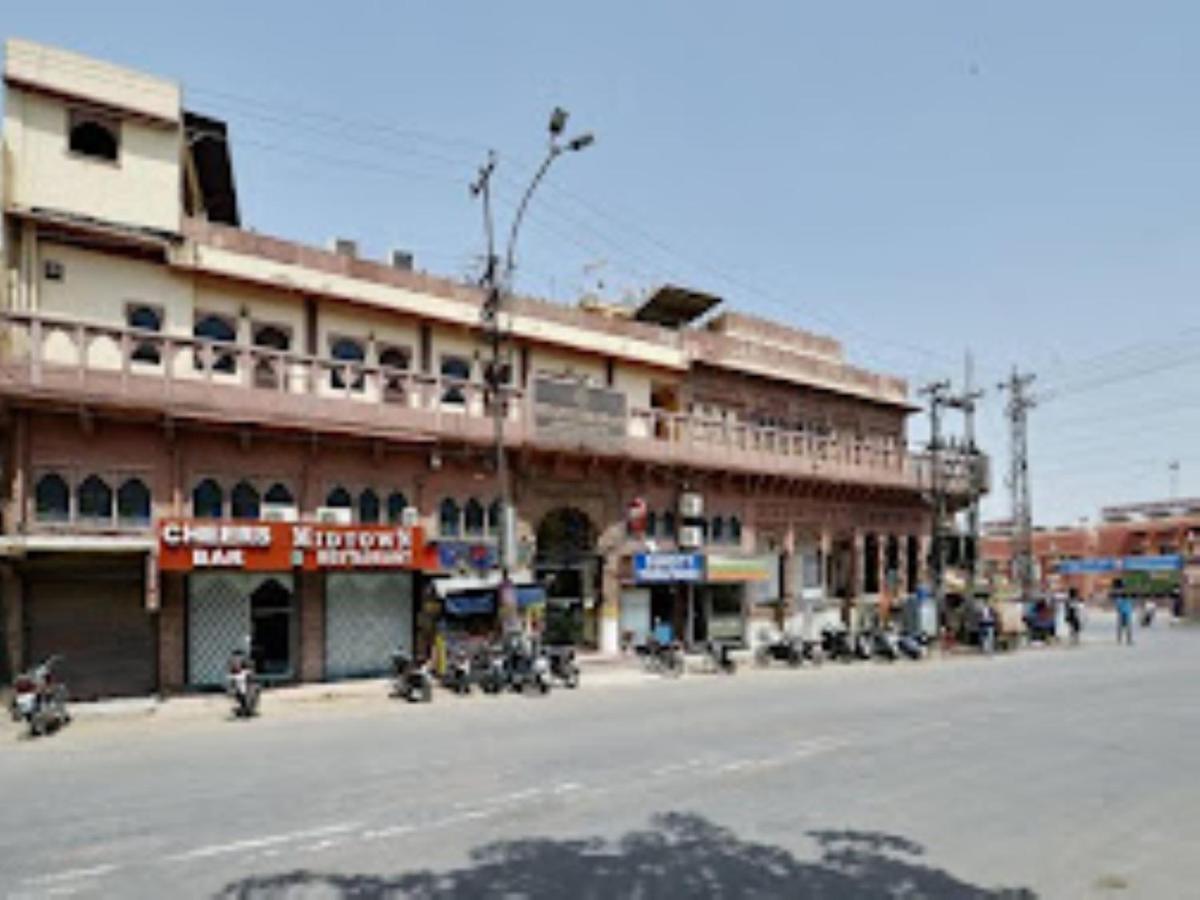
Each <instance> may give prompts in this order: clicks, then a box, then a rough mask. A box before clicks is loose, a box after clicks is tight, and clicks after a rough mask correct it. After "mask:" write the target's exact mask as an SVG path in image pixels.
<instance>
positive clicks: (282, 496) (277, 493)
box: [263, 481, 296, 506]
mask: <svg viewBox="0 0 1200 900" xmlns="http://www.w3.org/2000/svg"><path fill="white" fill-rule="evenodd" d="M263 502H264V503H274V504H277V505H279V506H283V505H285V504H287V505H291V504H293V503H295V502H296V498H295V497H293V496H292V492H291V491H290V490H288V486H287V485H286V484H280V483H279V482H278V481H277V482H275V483H274V484H273V485H271V486H270V487H269V488H267V492H266V493H265V494H263Z"/></svg>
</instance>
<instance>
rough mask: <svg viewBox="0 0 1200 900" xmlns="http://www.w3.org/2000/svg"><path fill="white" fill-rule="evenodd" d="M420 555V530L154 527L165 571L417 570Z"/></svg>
mask: <svg viewBox="0 0 1200 900" xmlns="http://www.w3.org/2000/svg"><path fill="white" fill-rule="evenodd" d="M421 550H422V534H421V529H420V528H419V527H409V526H403V525H336V524H329V523H324V522H214V521H202V520H193V519H171V520H165V521H162V522H160V523H159V525H158V565H159V568H160V569H161V570H162V571H164V572H191V571H193V570H195V569H237V570H240V571H246V572H278V571H286V570H288V569H293V568H301V569H304V570H306V571H324V570H336V571H346V570H349V571H354V570H359V569H364V570H368V569H412V568H418V567H419V563H420V560H421Z"/></svg>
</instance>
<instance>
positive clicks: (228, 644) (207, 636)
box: [188, 572, 292, 687]
mask: <svg viewBox="0 0 1200 900" xmlns="http://www.w3.org/2000/svg"><path fill="white" fill-rule="evenodd" d="M268 579H275V580H276V581H279V582H280V583H282V584H284V586H285V587H287V588H288V589H291V586H292V577H291V575H273V574H260V573H251V572H199V573H195V574H193V575H191V576H190V577H189V578H188V683H189V684H192V685H194V686H196V687H217V686H223V685H224V684H225V669H226V667H227V666H228V665H229V654H230V653H232V652H233V650H234V648H236V647H242V646H245V641H246V638H247V636H249V635H250V632H251V624H250V595H251V594H252V593H254V591H255V589H256V588H258V587H259V586H260V585H262V584H263V583H264V582H266V581H267V580H268Z"/></svg>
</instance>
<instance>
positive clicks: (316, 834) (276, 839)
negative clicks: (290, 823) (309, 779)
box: [164, 822, 359, 862]
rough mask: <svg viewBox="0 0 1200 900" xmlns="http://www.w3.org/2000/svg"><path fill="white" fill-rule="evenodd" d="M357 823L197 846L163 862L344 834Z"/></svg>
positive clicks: (195, 858) (188, 859)
mask: <svg viewBox="0 0 1200 900" xmlns="http://www.w3.org/2000/svg"><path fill="white" fill-rule="evenodd" d="M358 827H359V825H358V824H357V823H353V822H352V823H348V824H342V825H329V826H327V827H325V828H313V829H311V830H309V831H293V832H291V833H289V834H273V835H269V836H267V837H260V838H249V839H247V840H244V841H234V842H232V843H229V844H214V845H212V846H210V847H198V848H197V849H195V850H188V851H187V852H186V853H177V854H175V855H174V856H168V857H165V859H164V862H192V861H194V860H197V859H209V858H210V857H213V856H224V855H225V854H228V853H238V852H240V851H242V850H258V849H261V848H263V847H274V846H276V845H277V844H287V843H291V842H292V841H302V840H304V839H305V838H320V837H327V836H328V835H332V834H345V833H346V832H347V831H353V830H354V829H355V828H358Z"/></svg>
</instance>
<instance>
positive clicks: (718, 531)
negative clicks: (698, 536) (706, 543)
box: [708, 516, 725, 544]
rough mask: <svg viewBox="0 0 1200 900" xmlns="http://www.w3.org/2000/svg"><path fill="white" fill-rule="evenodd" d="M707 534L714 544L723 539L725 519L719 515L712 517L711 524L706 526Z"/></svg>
mask: <svg viewBox="0 0 1200 900" xmlns="http://www.w3.org/2000/svg"><path fill="white" fill-rule="evenodd" d="M708 536H709V540H711V541H712V542H713V543H714V544H720V543H721V542H722V541H724V540H725V520H724V519H722V518H721V517H720V516H713V517H712V524H711V525H709V527H708Z"/></svg>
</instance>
